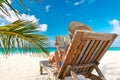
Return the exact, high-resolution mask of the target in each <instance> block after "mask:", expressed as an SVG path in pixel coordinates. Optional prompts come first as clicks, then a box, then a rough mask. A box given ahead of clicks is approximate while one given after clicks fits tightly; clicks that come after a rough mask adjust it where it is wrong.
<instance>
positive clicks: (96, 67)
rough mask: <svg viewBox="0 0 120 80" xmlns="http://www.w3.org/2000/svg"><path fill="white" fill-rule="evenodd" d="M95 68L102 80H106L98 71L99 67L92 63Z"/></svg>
mask: <svg viewBox="0 0 120 80" xmlns="http://www.w3.org/2000/svg"><path fill="white" fill-rule="evenodd" d="M94 67H95V70H96V71H97V73H98V75H99V76H100V78H101V79H102V80H106V79H105V77H104V76H103V74H102V72H101V71H100V69H99V67H98V66H97V65H94Z"/></svg>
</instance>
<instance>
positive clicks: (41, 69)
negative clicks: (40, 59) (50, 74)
mask: <svg viewBox="0 0 120 80" xmlns="http://www.w3.org/2000/svg"><path fill="white" fill-rule="evenodd" d="M42 74H43V67H42V66H41V63H40V75H42Z"/></svg>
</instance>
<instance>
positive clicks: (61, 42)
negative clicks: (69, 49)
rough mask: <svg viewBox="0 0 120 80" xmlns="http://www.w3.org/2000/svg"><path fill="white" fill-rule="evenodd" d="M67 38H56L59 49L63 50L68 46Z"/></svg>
mask: <svg viewBox="0 0 120 80" xmlns="http://www.w3.org/2000/svg"><path fill="white" fill-rule="evenodd" d="M69 40H70V38H69V36H56V41H57V42H58V43H59V45H60V47H63V48H65V47H66V46H67V45H68V44H69Z"/></svg>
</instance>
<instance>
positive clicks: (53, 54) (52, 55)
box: [48, 52, 55, 63]
mask: <svg viewBox="0 0 120 80" xmlns="http://www.w3.org/2000/svg"><path fill="white" fill-rule="evenodd" d="M54 57H55V52H54V53H52V54H51V55H50V58H49V60H48V61H49V62H50V63H53V62H54V61H55V60H54Z"/></svg>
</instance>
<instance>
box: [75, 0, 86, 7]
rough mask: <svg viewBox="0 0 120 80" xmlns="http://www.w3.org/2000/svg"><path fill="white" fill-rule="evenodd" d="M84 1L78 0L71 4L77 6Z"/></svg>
mask: <svg viewBox="0 0 120 80" xmlns="http://www.w3.org/2000/svg"><path fill="white" fill-rule="evenodd" d="M84 2H85V0H81V1H78V2H74V3H73V5H74V6H78V5H80V4H83V3H84Z"/></svg>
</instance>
